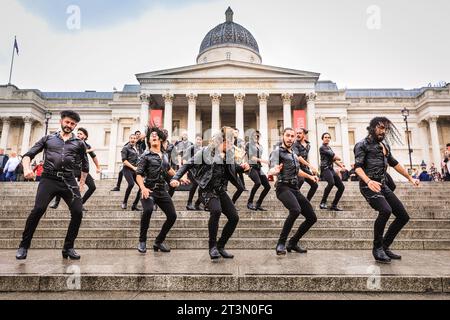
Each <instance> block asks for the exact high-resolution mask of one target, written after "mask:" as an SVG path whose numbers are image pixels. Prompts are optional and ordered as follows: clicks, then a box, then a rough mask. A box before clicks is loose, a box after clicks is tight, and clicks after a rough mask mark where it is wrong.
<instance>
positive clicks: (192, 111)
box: [187, 94, 197, 143]
mask: <svg viewBox="0 0 450 320" xmlns="http://www.w3.org/2000/svg"><path fill="white" fill-rule="evenodd" d="M187 99H188V139H189V141H191V142H192V143H195V135H196V134H197V122H196V121H197V95H196V94H189V95H187Z"/></svg>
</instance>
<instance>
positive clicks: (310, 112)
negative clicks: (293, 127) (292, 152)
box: [306, 93, 319, 168]
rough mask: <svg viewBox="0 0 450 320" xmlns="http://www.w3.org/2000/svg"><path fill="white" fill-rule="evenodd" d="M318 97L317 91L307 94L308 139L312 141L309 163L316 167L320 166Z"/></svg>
mask: <svg viewBox="0 0 450 320" xmlns="http://www.w3.org/2000/svg"><path fill="white" fill-rule="evenodd" d="M316 98H317V95H316V94H315V93H310V94H308V95H307V96H306V103H307V106H306V108H307V109H306V118H307V129H308V130H309V133H308V141H309V142H311V150H310V152H309V163H311V164H312V165H313V166H314V167H316V168H317V167H318V166H319V160H318V150H319V148H318V146H319V141H318V139H317V126H316Z"/></svg>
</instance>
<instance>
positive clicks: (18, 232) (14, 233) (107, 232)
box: [0, 224, 450, 240]
mask: <svg viewBox="0 0 450 320" xmlns="http://www.w3.org/2000/svg"><path fill="white" fill-rule="evenodd" d="M295 231H296V230H295V229H294V230H293V231H292V232H291V236H293V235H294V233H295ZM22 232H23V228H16V229H9V228H2V229H0V239H8V238H9V239H13V238H16V239H20V238H21V237H22ZM159 232H160V229H159V228H150V230H149V232H148V235H149V237H150V238H156V236H157V235H158V234H159ZM280 232H281V228H242V227H238V228H237V229H236V231H235V232H234V237H236V238H251V239H253V238H262V239H266V238H277V237H279V235H280ZM66 233H67V227H66V228H51V229H45V228H38V229H37V230H36V232H35V233H34V238H35V239H36V238H64V237H65V236H66ZM307 236H308V237H311V238H317V239H321V238H333V239H348V238H350V239H352V238H355V239H369V238H373V230H372V229H356V228H347V229H344V228H340V229H332V228H312V229H311V230H309V231H308V234H307ZM138 237H139V225H138V224H137V225H136V226H135V228H116V229H113V228H102V229H99V228H88V229H86V228H81V229H80V232H79V234H78V239H82V238H88V239H103V238H115V239H127V238H132V239H136V238H138ZM168 237H169V238H174V239H177V238H195V239H196V238H207V237H208V228H179V227H178V226H177V225H175V226H174V228H172V230H171V231H170V233H169V236H168ZM397 239H411V240H414V239H430V240H450V229H419V230H417V229H406V228H405V229H403V230H402V231H401V232H400V234H399V235H398V237H397Z"/></svg>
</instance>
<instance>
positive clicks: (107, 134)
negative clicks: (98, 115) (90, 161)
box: [103, 130, 111, 147]
mask: <svg viewBox="0 0 450 320" xmlns="http://www.w3.org/2000/svg"><path fill="white" fill-rule="evenodd" d="M110 140H111V131H109V130H108V131H105V139H104V140H103V145H104V146H106V147H108V146H109V142H110Z"/></svg>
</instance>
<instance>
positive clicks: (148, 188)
mask: <svg viewBox="0 0 450 320" xmlns="http://www.w3.org/2000/svg"><path fill="white" fill-rule="evenodd" d="M166 139H167V136H166V135H165V134H164V132H163V131H162V130H161V129H159V128H156V127H155V128H149V130H148V131H147V144H148V146H149V149H150V150H149V151H147V152H145V153H144V155H143V156H142V158H141V159H140V160H139V163H138V167H137V170H136V175H137V177H136V180H137V183H138V185H139V187H140V189H141V192H142V200H141V202H142V207H143V209H144V213H143V215H142V217H141V231H140V237H139V246H138V251H139V252H140V253H146V252H147V231H148V228H149V226H150V218H151V216H152V213H153V210H154V205H155V204H158V206H159V207H160V208H161V210H162V211H163V212H164V213H165V215H166V217H167V220H166V222H165V223H164V224H163V226H162V229H161V232H160V234H159V235H158V237H157V238H156V241H155V244H154V245H153V250H154V251H161V252H170V248H169V246H167V245H166V244H165V243H164V241H165V239H166V236H167V234H168V233H169V231H170V229H171V228H172V227H173V225H174V223H175V221H176V219H177V213H176V211H175V207H174V205H173V201H172V198H171V197H170V195H169V193H168V192H167V190H166V176H174V175H175V171H174V170H173V169H172V168H171V167H170V164H169V159H168V157H167V154H165V153H164V152H163V150H162V149H161V147H162V144H163V142H164V141H165V140H166Z"/></svg>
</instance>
